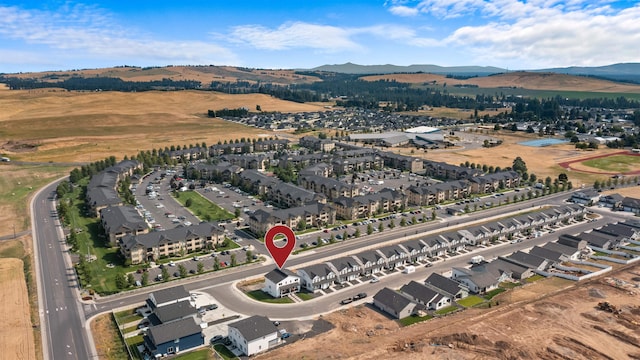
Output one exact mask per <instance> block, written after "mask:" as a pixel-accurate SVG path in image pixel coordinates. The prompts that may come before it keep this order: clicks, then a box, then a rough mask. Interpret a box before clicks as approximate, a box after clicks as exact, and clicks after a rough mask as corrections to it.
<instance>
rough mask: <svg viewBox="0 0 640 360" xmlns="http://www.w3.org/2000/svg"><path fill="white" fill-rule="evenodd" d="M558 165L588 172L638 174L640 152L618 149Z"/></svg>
mask: <svg viewBox="0 0 640 360" xmlns="http://www.w3.org/2000/svg"><path fill="white" fill-rule="evenodd" d="M560 166H562V167H564V168H566V169H570V170H573V171H579V172H583V173H590V174H602V175H616V174H622V175H638V174H640V154H634V153H630V152H628V151H619V152H616V153H613V154H601V155H595V156H591V157H588V158H582V159H576V160H572V161H566V162H562V163H560Z"/></svg>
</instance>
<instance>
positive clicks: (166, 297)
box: [147, 285, 191, 310]
mask: <svg viewBox="0 0 640 360" xmlns="http://www.w3.org/2000/svg"><path fill="white" fill-rule="evenodd" d="M190 298H191V297H190V295H189V293H188V292H187V290H186V289H185V288H184V286H182V285H180V286H174V287H171V288H166V289H160V290H157V291H154V292H152V293H150V294H149V297H148V298H147V305H148V306H149V308H151V310H153V309H155V308H157V307H162V306H165V305H168V304H175V303H179V302H181V301H184V300H189V299H190Z"/></svg>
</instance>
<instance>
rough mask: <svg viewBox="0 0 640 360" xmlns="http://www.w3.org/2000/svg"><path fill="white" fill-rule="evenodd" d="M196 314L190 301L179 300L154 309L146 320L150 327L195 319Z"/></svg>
mask: <svg viewBox="0 0 640 360" xmlns="http://www.w3.org/2000/svg"><path fill="white" fill-rule="evenodd" d="M197 314H198V312H197V310H196V308H195V306H193V304H192V303H191V301H190V300H181V301H179V302H176V303H171V304H166V305H163V306H159V307H156V308H155V309H153V312H152V313H151V315H149V316H148V319H149V322H150V323H151V325H160V324H167V323H170V322H174V321H177V320H182V319H186V318H189V317H191V318H193V319H195V318H196V315H197ZM196 323H199V321H196Z"/></svg>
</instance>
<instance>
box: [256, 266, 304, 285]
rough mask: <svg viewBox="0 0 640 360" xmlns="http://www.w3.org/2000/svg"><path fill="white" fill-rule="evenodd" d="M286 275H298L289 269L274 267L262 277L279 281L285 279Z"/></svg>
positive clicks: (274, 281)
mask: <svg viewBox="0 0 640 360" xmlns="http://www.w3.org/2000/svg"><path fill="white" fill-rule="evenodd" d="M288 276H295V277H298V275H297V274H296V273H294V272H293V271H291V270H287V269H278V268H275V269H273V270H271V271H269V272H268V273H267V274H266V275H265V276H264V277H265V278H267V279H269V280H271V282H273V283H276V284H277V283H279V282H280V281H282V280H284V279H286V278H287V277H288Z"/></svg>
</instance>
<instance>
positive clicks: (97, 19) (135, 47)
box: [0, 3, 237, 64]
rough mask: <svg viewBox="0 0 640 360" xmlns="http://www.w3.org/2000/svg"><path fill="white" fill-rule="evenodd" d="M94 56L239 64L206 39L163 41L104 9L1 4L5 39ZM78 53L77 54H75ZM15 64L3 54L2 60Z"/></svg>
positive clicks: (1, 28) (0, 32) (0, 31)
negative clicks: (44, 8) (127, 25)
mask: <svg viewBox="0 0 640 360" xmlns="http://www.w3.org/2000/svg"><path fill="white" fill-rule="evenodd" d="M2 37H4V38H7V39H11V40H18V41H24V42H25V43H27V44H29V45H31V46H41V45H44V46H47V47H49V48H51V49H52V50H54V51H56V50H62V51H68V52H69V54H68V56H75V57H83V56H84V57H89V58H93V59H105V60H106V59H114V60H115V59H120V58H123V57H129V58H135V59H140V60H147V61H166V62H168V63H190V64H210V63H214V62H218V63H230V62H236V60H237V59H236V57H235V55H234V54H233V53H232V52H231V51H230V50H228V49H226V48H223V47H221V46H218V45H216V44H212V43H207V42H205V41H193V40H179V41H164V40H158V39H154V38H153V37H151V36H148V35H144V34H139V33H136V31H132V30H131V29H124V28H122V27H121V26H119V24H117V22H115V21H113V20H112V19H111V18H110V16H109V15H108V14H106V13H104V12H103V11H101V10H100V9H97V8H94V7H89V6H84V5H80V4H75V5H70V4H69V3H67V4H65V5H64V6H63V7H61V8H60V9H57V10H54V11H40V10H24V9H21V8H18V7H1V6H0V38H2ZM70 51H73V52H74V54H71V52H70ZM8 62H11V60H10V59H7V58H5V57H4V56H3V59H0V63H8Z"/></svg>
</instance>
